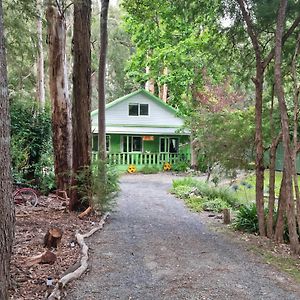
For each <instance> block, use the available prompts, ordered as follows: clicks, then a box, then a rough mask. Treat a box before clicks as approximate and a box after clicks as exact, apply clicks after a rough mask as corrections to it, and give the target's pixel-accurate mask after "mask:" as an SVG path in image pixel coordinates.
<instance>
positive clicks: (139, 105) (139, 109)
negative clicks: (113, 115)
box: [127, 102, 150, 118]
mask: <svg viewBox="0 0 300 300" xmlns="http://www.w3.org/2000/svg"><path fill="white" fill-rule="evenodd" d="M135 104H137V106H138V115H137V116H131V115H130V114H129V106H130V105H135ZM141 104H143V105H148V115H141ZM127 112H128V117H130V118H132V117H133V118H136V117H139V118H140V117H142V118H144V117H146V118H149V117H150V104H149V103H130V102H129V103H128V111H127Z"/></svg>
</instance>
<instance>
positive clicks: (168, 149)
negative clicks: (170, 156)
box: [158, 136, 179, 153]
mask: <svg viewBox="0 0 300 300" xmlns="http://www.w3.org/2000/svg"><path fill="white" fill-rule="evenodd" d="M162 139H164V140H165V149H166V150H167V151H165V152H161V148H160V145H161V140H162ZM170 139H177V141H178V150H177V152H174V153H179V137H176V136H175V137H160V138H159V145H158V147H159V153H171V152H170Z"/></svg>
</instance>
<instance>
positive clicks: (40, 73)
mask: <svg viewBox="0 0 300 300" xmlns="http://www.w3.org/2000/svg"><path fill="white" fill-rule="evenodd" d="M37 14H38V16H37V17H38V19H37V42H38V43H37V46H38V57H37V100H38V102H39V103H40V106H41V107H42V108H44V107H45V71H44V49H43V21H42V16H43V4H42V0H37Z"/></svg>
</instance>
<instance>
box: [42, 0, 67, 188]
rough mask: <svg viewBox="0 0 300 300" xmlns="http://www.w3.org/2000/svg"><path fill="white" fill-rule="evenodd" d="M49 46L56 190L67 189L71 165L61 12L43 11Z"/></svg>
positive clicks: (64, 30) (51, 9) (52, 8)
mask: <svg viewBox="0 0 300 300" xmlns="http://www.w3.org/2000/svg"><path fill="white" fill-rule="evenodd" d="M46 17H47V21H48V44H49V81H50V97H51V102H52V129H53V148H54V169H55V176H56V185H57V189H59V190H66V191H68V190H69V186H70V174H71V170H72V168H71V166H72V135H71V134H72V133H71V102H70V98H69V91H68V78H67V63H66V51H65V50H66V24H65V18H64V16H63V15H62V14H61V10H58V9H57V7H54V6H51V5H49V6H48V7H47V11H46Z"/></svg>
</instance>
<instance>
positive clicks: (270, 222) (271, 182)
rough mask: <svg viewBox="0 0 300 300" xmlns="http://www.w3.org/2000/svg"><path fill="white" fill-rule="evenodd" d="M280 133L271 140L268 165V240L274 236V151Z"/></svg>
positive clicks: (279, 138)
mask: <svg viewBox="0 0 300 300" xmlns="http://www.w3.org/2000/svg"><path fill="white" fill-rule="evenodd" d="M281 137H282V135H281V133H280V134H279V135H278V136H277V138H275V139H273V141H272V144H271V147H270V165H269V172H270V176H269V204H268V208H269V212H268V220H267V236H268V237H269V238H273V236H274V229H273V227H274V222H273V219H274V206H275V172H276V170H275V162H276V150H277V147H278V144H279V141H280V140H281Z"/></svg>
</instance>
